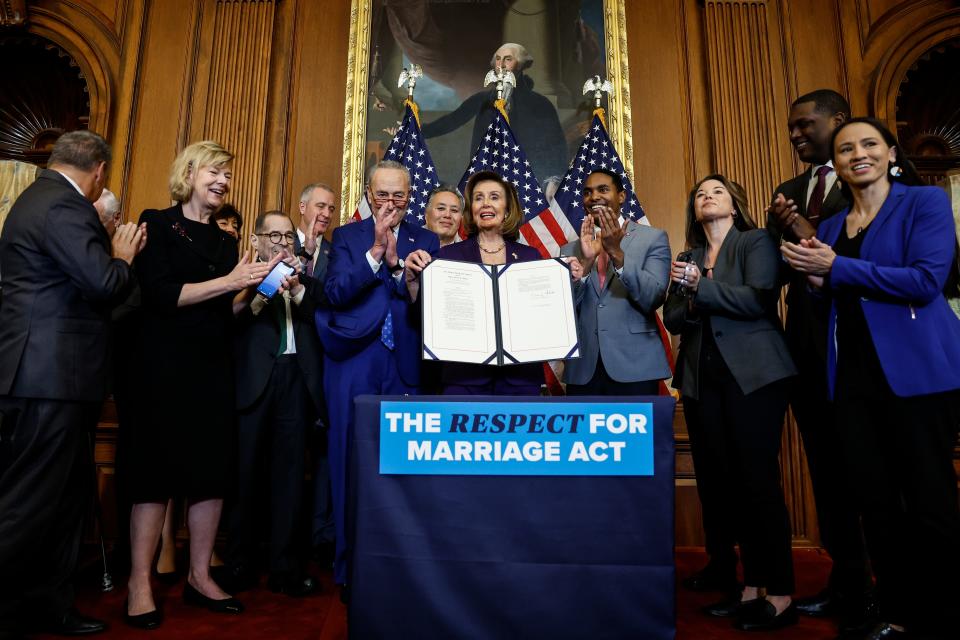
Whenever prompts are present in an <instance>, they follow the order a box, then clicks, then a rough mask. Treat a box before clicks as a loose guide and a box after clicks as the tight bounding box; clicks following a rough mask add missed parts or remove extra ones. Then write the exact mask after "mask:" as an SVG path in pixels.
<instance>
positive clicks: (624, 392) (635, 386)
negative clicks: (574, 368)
mask: <svg viewBox="0 0 960 640" xmlns="http://www.w3.org/2000/svg"><path fill="white" fill-rule="evenodd" d="M659 393H660V381H659V380H640V381H638V382H617V381H616V380H614V379H613V378H611V377H610V374H608V373H607V369H606V367H604V366H603V356H601V355H599V354H598V355H597V368H596V369H595V370H594V371H593V377H592V378H590V381H589V382H588V383H587V384H568V385H567V395H568V396H655V395H658V394H659Z"/></svg>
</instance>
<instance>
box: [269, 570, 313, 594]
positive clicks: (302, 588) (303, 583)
mask: <svg viewBox="0 0 960 640" xmlns="http://www.w3.org/2000/svg"><path fill="white" fill-rule="evenodd" d="M267 586H268V587H269V588H270V591H273V592H274V593H282V594H284V595H288V596H290V597H291V598H303V597H304V596H309V595H311V594H313V593H316V592H318V591H319V590H320V583H319V582H317V581H316V580H314V579H313V578H312V577H310V576H300V577H294V576H288V575H272V576H270V579H269V580H267Z"/></svg>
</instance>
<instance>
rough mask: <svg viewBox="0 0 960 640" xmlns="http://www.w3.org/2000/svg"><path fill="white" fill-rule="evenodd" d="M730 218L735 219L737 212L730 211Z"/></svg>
mask: <svg viewBox="0 0 960 640" xmlns="http://www.w3.org/2000/svg"><path fill="white" fill-rule="evenodd" d="M730 216H731V217H733V218H736V217H737V210H736V209H734V210H733V211H731V212H730Z"/></svg>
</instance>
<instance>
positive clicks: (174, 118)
mask: <svg viewBox="0 0 960 640" xmlns="http://www.w3.org/2000/svg"><path fill="white" fill-rule="evenodd" d="M199 20H200V2H199V0H191V1H190V2H189V4H185V3H181V2H150V3H149V5H148V7H147V16H146V19H145V21H144V31H143V43H142V53H141V60H140V64H139V68H138V74H139V77H138V86H137V91H136V96H135V99H136V102H135V104H134V107H133V113H134V115H133V117H132V132H131V136H130V144H129V148H130V154H129V159H128V166H129V170H128V172H127V175H126V185H125V188H124V189H123V190H122V191H121V200H122V201H123V202H124V203H125V206H126V207H128V212H129V215H128V217H129V219H131V220H135V219H137V218H138V217H139V215H140V212H141V211H143V210H144V209H148V208H162V207H166V206H169V204H170V191H169V189H168V187H167V183H168V179H169V170H170V165H171V163H172V162H173V159H174V157H175V156H176V154H177V152H178V151H179V150H180V149H181V148H182V144H181V140H182V138H183V137H185V135H183V132H182V125H184V124H185V123H187V122H188V121H189V118H188V117H187V114H188V113H189V104H190V96H191V90H190V87H191V84H192V77H193V75H192V65H193V49H194V46H195V42H196V36H195V33H196V28H197V24H198V22H199Z"/></svg>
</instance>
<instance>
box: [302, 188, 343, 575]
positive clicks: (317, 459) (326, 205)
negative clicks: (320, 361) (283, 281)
mask: <svg viewBox="0 0 960 640" xmlns="http://www.w3.org/2000/svg"><path fill="white" fill-rule="evenodd" d="M299 208H300V223H299V224H298V225H297V242H296V253H297V255H298V256H300V260H301V261H302V263H303V265H304V269H305V270H306V272H307V274H308V275H310V276H312V277H313V278H314V279H315V280H317V281H319V282H320V283H321V286H322V284H323V281H324V280H325V279H326V277H327V263H328V262H329V261H330V243H329V242H328V241H327V240H326V239H325V238H324V237H323V234H324V233H326V232H327V228H329V226H330V221H331V220H333V216H334V213H335V212H336V210H337V197H336V195H335V194H334V192H333V188H332V187H331V186H329V185H328V184H326V183H323V182H313V183H311V184H308V185H307V186H305V187H304V188H303V189H302V190H301V191H300V204H299ZM318 354H319V352H318ZM326 422H327V420H326V412H324V413H322V414H321V416H320V419H319V420H318V421H317V423H316V429H315V431H314V434H313V435H314V437H313V438H312V440H313V443H312V445H311V449H312V450H313V517H312V519H311V523H310V534H311V544H312V545H313V549H314V556H315V558H316V560H317V562H318V563H319V564H321V565H326V566H329V565H330V564H331V563H332V562H333V551H334V540H336V528H335V527H334V524H333V497H332V496H331V494H330V462H329V460H328V458H327V424H326Z"/></svg>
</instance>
